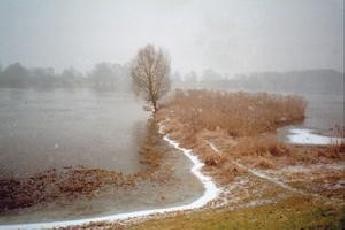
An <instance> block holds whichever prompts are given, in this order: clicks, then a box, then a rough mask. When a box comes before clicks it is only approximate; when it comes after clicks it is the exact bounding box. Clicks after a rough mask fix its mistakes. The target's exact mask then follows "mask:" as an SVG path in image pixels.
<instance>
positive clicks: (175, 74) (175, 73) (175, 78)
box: [171, 71, 181, 82]
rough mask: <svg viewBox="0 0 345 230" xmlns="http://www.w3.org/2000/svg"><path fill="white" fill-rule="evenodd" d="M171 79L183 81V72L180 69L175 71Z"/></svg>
mask: <svg viewBox="0 0 345 230" xmlns="http://www.w3.org/2000/svg"><path fill="white" fill-rule="evenodd" d="M171 81H172V82H180V81H181V74H180V72H178V71H175V72H174V73H173V74H172V75H171Z"/></svg>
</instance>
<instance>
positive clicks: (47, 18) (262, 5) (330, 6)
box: [0, 0, 343, 75]
mask: <svg viewBox="0 0 345 230" xmlns="http://www.w3.org/2000/svg"><path fill="white" fill-rule="evenodd" d="M342 19H343V1H341V0H328V1H324V0H303V1H301V0H292V1H283V0H279V1H276V0H263V1H248V0H247V1H243V0H237V1H235V0H232V1H227V0H219V1H196V0H194V1H193V0H189V1H188V0H187V1H182V0H177V1H159V0H149V1H125V0H123V1H120V0H119V1H106V0H104V1H91V0H72V1H71V0H60V1H52V0H47V1H39V0H30V1H21V0H2V1H0V64H1V65H2V66H3V67H4V66H7V65H9V64H11V63H15V62H20V63H22V64H23V65H25V66H27V67H35V66H43V67H53V68H55V69H56V70H57V71H63V69H68V68H70V67H71V66H73V67H74V68H76V69H77V70H79V71H81V72H84V73H85V72H87V71H90V70H91V69H92V68H93V66H94V65H95V64H96V63H99V62H110V63H119V64H121V65H125V64H126V63H128V62H129V61H130V60H131V59H132V57H133V56H134V55H135V53H136V51H137V50H138V49H139V48H140V47H143V46H144V45H146V44H147V43H153V44H155V45H159V46H162V47H164V48H165V49H167V50H168V51H169V52H170V55H171V58H172V68H173V70H178V71H180V72H182V73H183V74H185V73H188V72H189V71H196V72H197V73H198V74H201V73H202V71H204V70H206V69H213V70H216V71H218V72H220V73H222V74H225V73H228V74H230V75H232V74H234V73H239V72H261V71H290V70H306V69H333V70H336V71H340V72H343V66H342V63H343V52H342V51H343V44H342V43H343V42H342V40H343V29H342V28H343V20H342Z"/></svg>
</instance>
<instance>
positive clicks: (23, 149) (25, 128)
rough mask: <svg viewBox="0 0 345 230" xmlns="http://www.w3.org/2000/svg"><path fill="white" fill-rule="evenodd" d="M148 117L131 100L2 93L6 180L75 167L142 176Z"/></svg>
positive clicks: (0, 167)
mask: <svg viewBox="0 0 345 230" xmlns="http://www.w3.org/2000/svg"><path fill="white" fill-rule="evenodd" d="M147 117H148V114H147V113H145V112H143V111H142V109H141V106H140V104H139V103H138V102H136V101H135V99H134V98H133V97H132V96H131V95H126V94H115V93H97V92H93V91H91V90H87V89H84V90H78V91H70V90H55V91H52V92H48V91H46V92H44V91H39V92H38V91H31V90H27V89H0V173H1V176H4V175H12V176H15V177H18V176H21V177H22V176H28V175H30V174H32V173H34V172H35V171H36V170H37V169H39V170H45V169H49V168H62V167H64V166H70V165H72V166H75V165H83V166H86V167H89V168H103V169H108V170H117V171H123V172H134V171H138V170H139V169H140V167H141V166H140V164H139V160H138V154H137V153H138V150H139V149H138V144H137V143H136V138H137V137H140V136H142V135H143V134H144V127H145V123H146V119H147ZM133 133H135V134H136V136H137V137H135V135H133Z"/></svg>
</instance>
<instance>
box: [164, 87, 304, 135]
mask: <svg viewBox="0 0 345 230" xmlns="http://www.w3.org/2000/svg"><path fill="white" fill-rule="evenodd" d="M305 106H306V103H305V101H304V100H303V99H302V98H301V97H297V96H279V95H270V94H266V93H260V94H249V93H241V92H240V93H226V92H219V91H210V90H187V91H182V90H176V91H175V94H174V96H173V98H172V99H171V100H170V102H168V103H167V104H165V105H163V108H164V107H165V108H169V110H170V111H172V113H173V115H174V116H176V117H178V119H179V122H181V123H182V124H185V125H188V126H189V128H190V129H191V131H193V132H198V131H200V130H202V129H205V128H206V129H208V130H211V131H213V130H216V129H224V130H226V131H227V133H228V134H229V135H231V136H234V137H241V136H250V135H256V134H258V133H263V132H270V131H274V130H275V129H276V128H277V127H278V126H279V125H282V124H286V123H291V122H295V121H301V120H302V119H303V118H304V110H305Z"/></svg>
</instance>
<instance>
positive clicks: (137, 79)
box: [131, 45, 170, 112]
mask: <svg viewBox="0 0 345 230" xmlns="http://www.w3.org/2000/svg"><path fill="white" fill-rule="evenodd" d="M131 77H132V83H133V90H134V92H135V94H136V95H141V96H143V98H144V99H145V100H146V101H147V102H149V103H151V104H152V106H153V108H154V112H157V109H158V107H157V102H158V100H159V99H160V98H161V97H162V96H164V95H165V94H166V93H167V92H168V91H169V90H170V58H169V55H168V54H167V53H166V52H164V51H163V49H162V48H155V47H154V46H153V45H147V46H146V47H144V48H142V49H140V50H139V52H138V54H137V56H136V57H135V58H134V60H133V62H132V66H131Z"/></svg>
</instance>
